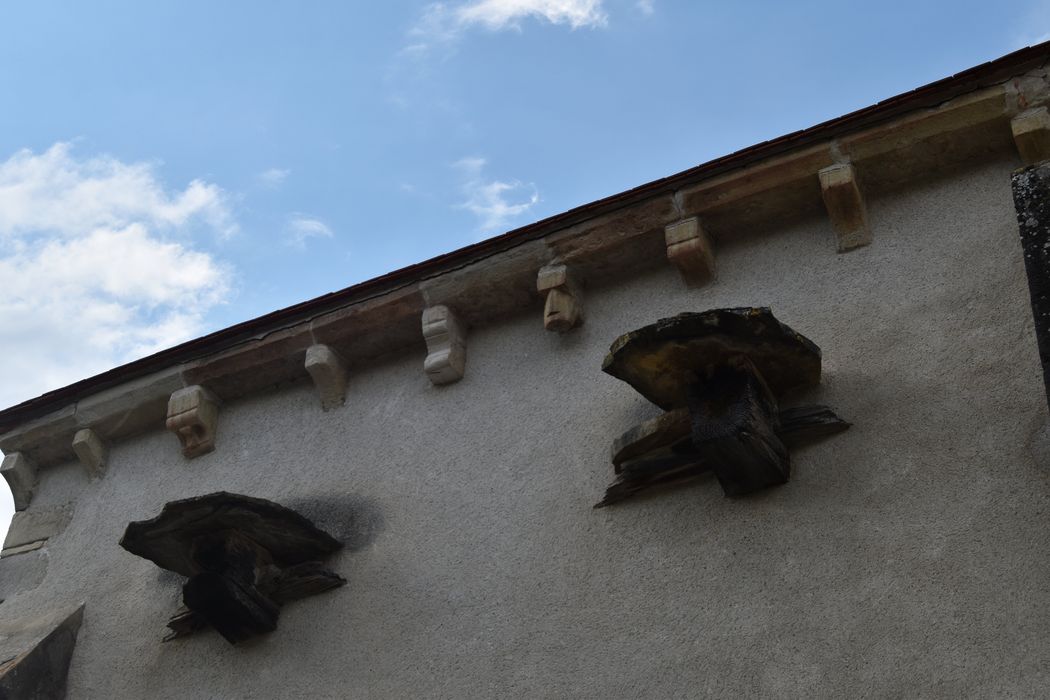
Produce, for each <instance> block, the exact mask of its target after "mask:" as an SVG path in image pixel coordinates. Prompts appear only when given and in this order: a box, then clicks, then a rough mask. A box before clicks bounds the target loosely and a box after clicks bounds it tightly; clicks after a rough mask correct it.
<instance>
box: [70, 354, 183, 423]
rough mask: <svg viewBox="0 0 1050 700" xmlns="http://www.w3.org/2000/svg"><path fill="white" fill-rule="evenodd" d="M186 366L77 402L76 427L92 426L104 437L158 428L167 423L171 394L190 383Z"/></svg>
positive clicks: (150, 375)
mask: <svg viewBox="0 0 1050 700" xmlns="http://www.w3.org/2000/svg"><path fill="white" fill-rule="evenodd" d="M182 369H183V368H182V366H175V367H171V368H169V369H166V370H163V371H160V372H155V373H153V374H149V375H146V376H145V377H139V378H138V379H132V380H131V381H128V382H124V383H122V384H119V385H117V386H114V387H110V388H109V389H104V390H103V391H100V392H99V393H97V394H93V395H91V396H86V397H84V398H83V399H81V400H80V401H78V402H77V406H76V416H75V419H76V421H75V422H76V429H79V428H91V429H92V430H94V431H95V433H96V434H97V435H98V436H99V438H100V439H104V440H108V441H113V440H115V439H117V438H121V437H127V436H129V435H135V434H138V433H141V432H145V431H147V430H155V429H157V428H159V427H160V426H162V425H164V418H165V415H166V414H167V407H168V398H169V397H170V396H171V394H172V392H174V391H178V390H179V389H181V388H183V387H184V386H186V382H185V381H184V380H183V378H182Z"/></svg>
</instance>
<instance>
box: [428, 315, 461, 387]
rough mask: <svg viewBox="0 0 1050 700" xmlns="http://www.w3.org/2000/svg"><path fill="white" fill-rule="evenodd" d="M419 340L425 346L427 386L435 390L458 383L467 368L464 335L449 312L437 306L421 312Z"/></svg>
mask: <svg viewBox="0 0 1050 700" xmlns="http://www.w3.org/2000/svg"><path fill="white" fill-rule="evenodd" d="M423 338H424V340H426V343H427V359H426V360H424V361H423V371H425V372H426V373H427V377H428V378H429V379H430V382H431V384H434V385H435V386H439V385H442V384H451V383H453V382H458V381H459V380H460V379H462V378H463V373H464V371H465V370H466V364H467V343H466V333H465V332H464V328H463V325H462V324H461V323H460V322H459V319H458V318H457V317H456V314H455V313H453V311H452V309H450V308H449V307H447V306H444V305H440V304H439V305H437V306H430V307H427V308H426V309H424V310H423Z"/></svg>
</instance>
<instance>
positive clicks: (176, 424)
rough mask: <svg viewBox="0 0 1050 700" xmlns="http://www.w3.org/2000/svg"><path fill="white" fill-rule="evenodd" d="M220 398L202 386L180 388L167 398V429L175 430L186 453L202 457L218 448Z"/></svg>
mask: <svg viewBox="0 0 1050 700" xmlns="http://www.w3.org/2000/svg"><path fill="white" fill-rule="evenodd" d="M218 421H219V400H218V399H217V398H215V396H214V395H213V394H212V393H211V392H210V391H208V390H207V389H205V388H204V387H202V386H198V385H194V386H188V387H186V388H184V389H179V390H178V391H176V392H175V393H173V394H172V395H171V398H170V399H169V400H168V420H167V422H166V425H167V428H168V430H170V431H171V432H173V433H175V436H176V437H178V438H179V443H180V444H181V445H182V454H183V456H184V457H187V458H189V459H192V458H194V457H200V456H201V455H204V454H207V453H209V452H211V451H212V450H214V449H215V428H216V425H217V424H218Z"/></svg>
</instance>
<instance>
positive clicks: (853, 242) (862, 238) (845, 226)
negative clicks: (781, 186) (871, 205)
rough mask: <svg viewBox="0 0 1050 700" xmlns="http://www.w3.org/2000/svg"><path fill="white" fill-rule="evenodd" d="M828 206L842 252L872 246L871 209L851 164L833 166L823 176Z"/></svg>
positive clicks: (821, 178) (821, 177) (826, 204)
mask: <svg viewBox="0 0 1050 700" xmlns="http://www.w3.org/2000/svg"><path fill="white" fill-rule="evenodd" d="M819 177H820V190H821V193H822V194H823V196H824V206H825V207H826V208H827V210H828V216H829V217H830V218H831V225H832V226H834V227H835V234H836V236H837V237H838V252H840V253H845V252H846V251H848V250H853V249H854V248H860V247H861V246H866V245H870V244H871V227H870V226H869V225H868V208H867V205H865V203H864V196H863V195H862V194H861V191H860V186H859V185H858V184H857V172H856V169H855V168H854V167H853V165H852V164H851V163H838V164H836V165H831V166H828V167H826V168H824V169H823V170H821V171H820V173H819Z"/></svg>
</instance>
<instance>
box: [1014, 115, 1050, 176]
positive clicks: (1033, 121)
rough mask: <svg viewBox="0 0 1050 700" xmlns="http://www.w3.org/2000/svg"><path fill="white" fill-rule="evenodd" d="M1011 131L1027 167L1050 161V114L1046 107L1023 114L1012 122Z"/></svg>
mask: <svg viewBox="0 0 1050 700" xmlns="http://www.w3.org/2000/svg"><path fill="white" fill-rule="evenodd" d="M1010 130H1011V131H1012V132H1013V135H1014V143H1015V144H1016V145H1017V152H1018V153H1020V154H1021V160H1022V161H1024V163H1025V165H1034V164H1035V163H1040V162H1042V161H1044V160H1047V159H1050V112H1048V111H1047V108H1046V107H1037V108H1035V109H1029V110H1027V111H1024V112H1021V113H1020V114H1018V115H1017V116H1016V117H1014V118H1013V119H1011V120H1010Z"/></svg>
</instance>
